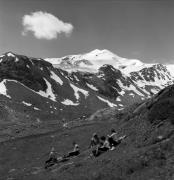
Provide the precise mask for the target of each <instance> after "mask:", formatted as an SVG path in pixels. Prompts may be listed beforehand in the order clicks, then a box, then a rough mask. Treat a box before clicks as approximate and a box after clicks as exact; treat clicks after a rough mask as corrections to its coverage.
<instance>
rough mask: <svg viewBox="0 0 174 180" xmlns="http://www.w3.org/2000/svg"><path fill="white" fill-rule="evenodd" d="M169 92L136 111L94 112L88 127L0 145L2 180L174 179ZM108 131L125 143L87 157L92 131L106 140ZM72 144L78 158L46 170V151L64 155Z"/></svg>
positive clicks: (0, 172)
mask: <svg viewBox="0 0 174 180" xmlns="http://www.w3.org/2000/svg"><path fill="white" fill-rule="evenodd" d="M173 91H174V88H172V89H171V90H170V88H169V91H164V92H163V93H162V95H161V94H159V95H157V96H156V97H154V98H153V99H151V100H149V101H148V103H145V104H144V105H141V106H139V108H138V109H137V108H136V106H135V107H133V108H132V109H131V108H130V109H128V110H127V111H125V113H123V114H120V115H118V114H117V113H112V111H115V110H114V109H113V110H106V111H105V112H103V111H101V112H98V113H99V114H100V113H102V116H100V115H95V116H94V117H93V119H90V120H94V121H93V123H91V124H87V125H83V124H82V125H81V126H78V127H74V128H70V129H65V130H59V131H57V132H54V133H48V134H45V135H37V136H30V137H25V138H21V139H18V140H14V141H9V142H4V143H1V145H0V164H1V166H0V175H1V179H2V180H3V179H7V178H8V179H10V178H11V179H16V180H23V179H24V180H25V179H26V180H127V179H131V180H149V179H155V180H173V179H174V168H173V167H174V121H173V119H174V114H173V113H172V112H173V101H172V99H173V96H171V94H174V93H173ZM169 97H170V101H168V98H169ZM135 109H136V111H134V110H135ZM106 112H107V113H106ZM165 112H167V113H166V115H165ZM109 115H110V116H109ZM99 120H101V121H99ZM102 120H103V121H102ZM110 120H112V121H110ZM112 127H114V128H115V129H116V130H117V131H118V134H119V135H124V134H126V135H127V138H126V139H125V140H124V141H123V142H122V143H121V144H120V145H119V146H118V147H117V148H116V149H115V150H114V151H109V152H107V153H105V154H102V155H101V156H100V157H98V158H88V156H89V154H90V151H89V150H86V149H87V147H88V145H89V140H90V137H91V135H92V134H93V132H97V133H98V134H100V135H105V134H108V133H109V130H110V129H111V128H112ZM74 140H76V141H77V142H78V143H79V145H80V147H81V151H82V153H81V155H80V156H79V157H77V158H75V159H72V160H70V161H69V162H66V163H64V164H61V165H60V166H57V167H55V168H54V169H53V170H52V171H45V170H44V169H43V164H44V161H45V160H46V159H47V153H48V152H49V150H50V148H51V147H52V146H54V147H55V148H56V150H57V152H58V153H59V154H60V155H62V154H64V153H65V152H67V151H69V150H70V149H71V143H72V141H74Z"/></svg>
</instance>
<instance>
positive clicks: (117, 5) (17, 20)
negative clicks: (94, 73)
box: [0, 0, 174, 63]
mask: <svg viewBox="0 0 174 180" xmlns="http://www.w3.org/2000/svg"><path fill="white" fill-rule="evenodd" d="M37 11H43V12H47V13H50V14H52V15H54V16H56V17H58V18H59V19H60V20H62V21H64V22H69V23H71V24H72V25H73V27H74V29H73V31H72V33H71V35H69V36H65V35H64V34H58V37H57V39H52V40H46V39H37V38H36V37H34V35H33V34H32V33H31V32H28V33H27V35H25V36H23V35H22V31H23V25H22V17H23V16H24V15H26V14H30V13H31V12H37ZM94 49H108V50H110V51H112V52H114V53H115V54H117V55H119V56H121V57H126V58H137V59H140V60H143V61H144V62H152V61H153V62H172V60H174V1H172V0H0V54H2V53H4V52H6V51H13V52H16V53H19V54H25V55H28V56H33V57H42V58H45V57H62V56H64V55H69V54H78V53H84V52H89V51H91V50H94ZM172 63H174V61H173V62H172Z"/></svg>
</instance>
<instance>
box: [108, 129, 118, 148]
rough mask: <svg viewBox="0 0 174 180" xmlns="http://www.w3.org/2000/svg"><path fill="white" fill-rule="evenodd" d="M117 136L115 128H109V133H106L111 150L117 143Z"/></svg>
mask: <svg viewBox="0 0 174 180" xmlns="http://www.w3.org/2000/svg"><path fill="white" fill-rule="evenodd" d="M118 139H119V138H118V136H117V133H116V131H115V129H111V134H110V135H108V141H109V145H110V149H111V150H113V149H114V148H115V147H116V146H117V145H118V144H119V143H118Z"/></svg>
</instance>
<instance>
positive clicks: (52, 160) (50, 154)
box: [45, 147, 57, 168]
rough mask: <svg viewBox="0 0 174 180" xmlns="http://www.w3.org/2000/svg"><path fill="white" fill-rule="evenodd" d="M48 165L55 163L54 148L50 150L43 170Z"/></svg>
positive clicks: (55, 154) (55, 153)
mask: <svg viewBox="0 0 174 180" xmlns="http://www.w3.org/2000/svg"><path fill="white" fill-rule="evenodd" d="M50 163H53V164H56V163H57V152H56V151H55V149H54V147H52V148H51V151H50V153H49V159H48V160H47V161H46V162H45V165H46V166H45V168H47V165H48V164H50Z"/></svg>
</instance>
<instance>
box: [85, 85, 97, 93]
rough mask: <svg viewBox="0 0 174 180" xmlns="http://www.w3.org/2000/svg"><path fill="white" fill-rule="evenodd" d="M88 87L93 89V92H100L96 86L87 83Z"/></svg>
mask: <svg viewBox="0 0 174 180" xmlns="http://www.w3.org/2000/svg"><path fill="white" fill-rule="evenodd" d="M86 85H87V86H88V87H89V88H90V89H92V90H94V91H98V89H97V88H96V87H95V86H93V85H92V84H88V83H86Z"/></svg>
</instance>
